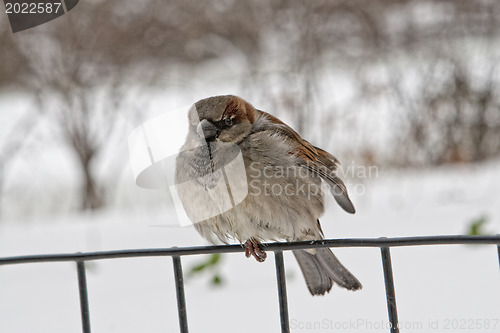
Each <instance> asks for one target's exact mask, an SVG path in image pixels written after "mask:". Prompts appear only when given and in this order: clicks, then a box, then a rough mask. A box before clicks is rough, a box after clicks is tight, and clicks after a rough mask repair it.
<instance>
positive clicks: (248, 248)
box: [245, 238, 267, 262]
mask: <svg viewBox="0 0 500 333" xmlns="http://www.w3.org/2000/svg"><path fill="white" fill-rule="evenodd" d="M259 244H260V243H259V242H258V241H257V240H255V239H253V238H252V239H249V240H247V241H246V242H245V256H246V257H247V258H250V256H251V255H252V256H253V257H254V258H255V260H257V261H258V262H264V261H265V260H266V258H267V253H266V252H265V251H264V250H262V249H261V248H260V247H259Z"/></svg>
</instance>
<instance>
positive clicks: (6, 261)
mask: <svg viewBox="0 0 500 333" xmlns="http://www.w3.org/2000/svg"><path fill="white" fill-rule="evenodd" d="M458 244H485V245H488V244H489V245H496V246H497V251H498V256H499V261H500V236H462V235H457V236H454V235H453V236H422V237H396V238H347V239H325V240H318V241H307V242H293V243H267V244H263V248H264V249H265V250H266V251H273V252H274V258H275V263H276V279H277V288H278V298H279V307H280V320H281V332H283V333H287V332H290V326H289V321H288V302H287V293H286V279H285V265H284V260H283V251H289V250H299V249H312V248H320V247H330V248H331V247H378V248H380V250H381V260H382V265H383V271H384V281H385V289H386V299H387V311H388V318H389V321H390V323H391V325H390V326H391V327H390V332H391V333H399V328H398V315H397V305H396V294H395V289H394V277H393V274H392V263H391V254H390V248H391V247H402V246H423V245H458ZM244 251H245V250H244V249H243V248H242V247H241V246H240V245H221V246H197V247H182V248H178V247H172V248H159V249H157V248H155V249H133V250H117V251H98V252H85V253H81V252H79V253H61V254H39V255H25V256H13V257H0V266H2V265H15V264H29V263H41V262H75V263H76V268H77V278H78V290H79V297H80V310H81V318H82V332H83V333H90V331H91V326H90V310H89V302H88V293H87V279H86V270H85V262H86V261H92V260H102V259H118V258H137V257H159V256H170V257H172V259H173V265H174V275H175V287H176V293H177V310H178V315H179V327H180V332H181V333H187V332H188V320H187V313H186V300H185V296H184V278H183V274H182V263H181V257H182V256H187V255H199V254H213V253H234V252H244Z"/></svg>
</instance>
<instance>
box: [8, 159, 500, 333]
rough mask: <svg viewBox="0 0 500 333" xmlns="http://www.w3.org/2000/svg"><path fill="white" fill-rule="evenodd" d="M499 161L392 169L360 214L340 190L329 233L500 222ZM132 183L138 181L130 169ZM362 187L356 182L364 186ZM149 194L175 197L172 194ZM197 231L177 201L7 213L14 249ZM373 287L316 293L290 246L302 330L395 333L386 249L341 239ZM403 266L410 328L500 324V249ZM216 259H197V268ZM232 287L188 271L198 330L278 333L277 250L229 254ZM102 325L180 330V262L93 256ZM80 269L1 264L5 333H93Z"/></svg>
mask: <svg viewBox="0 0 500 333" xmlns="http://www.w3.org/2000/svg"><path fill="white" fill-rule="evenodd" d="M499 167H500V163H499V161H496V162H489V163H484V164H481V165H468V166H453V167H450V166H448V167H442V168H438V169H434V170H414V171H405V172H400V171H399V172H396V171H388V170H379V171H378V177H373V178H371V179H367V180H365V181H364V182H363V183H362V186H363V187H361V185H359V186H360V189H362V190H364V191H361V190H360V191H359V192H358V194H357V195H356V194H354V195H353V201H354V202H355V204H356V206H357V211H358V212H357V214H356V215H354V216H350V215H348V214H345V213H344V212H342V211H341V210H340V209H339V208H338V207H337V206H336V205H335V202H334V201H333V200H331V199H328V202H327V203H328V209H327V213H326V214H325V216H324V217H323V219H322V225H323V229H324V232H325V235H326V236H327V237H328V238H343V237H382V236H385V237H392V236H409V235H443V234H461V233H464V232H465V230H466V226H467V225H468V224H469V223H470V222H471V221H472V220H474V219H476V218H478V217H480V216H486V217H487V218H488V223H487V225H486V229H487V231H489V232H491V233H496V232H498V231H499V230H500V215H499V213H500V212H499V209H498V207H500V179H499V177H498V169H499ZM130 181H132V179H130ZM351 188H353V185H352V184H351ZM136 191H144V192H143V193H145V194H146V193H148V195H152V196H157V197H158V198H157V199H158V200H157V201H158V202H161V201H162V200H163V198H162V196H164V197H165V200H164V201H165V202H168V199H167V197H166V195H165V194H164V193H162V192H154V191H147V190H143V189H139V188H137V189H136ZM203 244H205V242H204V241H203V240H202V239H201V238H200V237H199V236H198V234H197V233H196V231H195V230H194V228H192V227H184V228H181V227H178V226H177V225H176V222H175V214H174V212H173V209H172V208H170V206H169V205H168V204H166V205H164V206H161V205H160V206H158V207H156V208H155V207H142V206H141V207H139V208H137V209H133V207H132V208H129V209H128V210H125V209H124V210H121V211H108V212H103V213H100V214H98V215H88V216H82V215H74V216H58V217H54V218H53V219H51V220H47V218H44V219H43V220H42V219H37V218H31V219H30V220H25V221H8V220H7V221H5V220H4V221H2V224H0V256H2V257H5V256H11V255H23V254H35V253H37V254H40V253H58V252H76V251H95V250H112V249H129V248H162V247H170V246H193V245H203ZM335 252H336V253H337V255H338V256H339V257H340V259H341V260H342V262H343V263H344V264H345V265H346V266H347V267H348V268H349V269H350V270H351V271H352V272H353V273H354V274H355V275H356V276H357V277H358V278H359V279H360V281H361V282H362V283H363V286H364V288H363V290H361V291H359V292H355V293H353V292H349V291H345V290H343V289H340V288H337V287H334V289H333V291H332V292H331V293H330V294H328V295H326V296H324V297H311V296H310V295H309V293H308V291H307V289H306V286H305V284H304V281H303V279H302V276H301V274H300V271H299V268H298V266H297V264H296V262H295V260H294V258H293V256H292V255H291V253H285V264H286V271H287V283H288V285H287V287H288V300H289V311H290V326H291V329H292V331H293V332H333V331H335V332H388V326H387V325H388V319H387V310H386V303H385V289H384V282H383V273H382V265H381V261H380V251H379V250H378V249H376V248H374V249H370V248H348V249H335ZM391 253H392V256H393V270H394V278H395V288H396V296H397V304H398V310H399V319H400V321H401V324H402V325H403V326H402V329H401V332H442V331H447V332H497V331H498V330H499V329H500V322H499V321H500V314H499V313H500V311H499V309H500V271H499V264H498V254H497V250H496V247H495V246H450V245H447V246H427V247H411V248H395V249H392V251H391ZM200 260H202V258H200V257H199V256H193V257H184V258H183V264H184V269H185V271H187V270H188V269H189V267H192V265H194V264H195V263H197V262H199V261H200ZM222 260H223V263H222V267H221V268H220V269H221V275H222V277H223V279H224V283H223V285H222V286H220V287H213V286H211V285H210V283H209V282H208V277H207V276H204V277H193V278H189V279H187V281H186V300H187V315H188V320H189V326H190V331H191V332H278V331H279V327H280V326H279V325H280V323H279V312H278V311H279V310H278V299H277V290H276V279H275V268H274V261H273V256H272V255H270V256H269V258H268V260H267V261H266V262H265V263H262V264H260V263H257V262H255V261H254V260H248V259H246V258H245V257H244V255H243V254H242V253H237V254H228V255H224V256H223V258H222ZM87 267H88V276H87V279H88V288H89V301H90V317H91V323H92V332H148V333H149V332H151V333H154V332H175V331H177V330H178V319H177V310H176V299H175V288H174V281H173V269H172V263H171V259H170V258H151V259H144V258H143V259H119V260H102V261H95V262H91V263H88V264H87ZM79 331H80V314H79V302H78V291H77V280H76V269H75V266H74V264H71V263H51V264H27V265H15V266H2V267H0V332H8V333H18V332H19V333H21V332H22V333H37V332H50V333H53V332H54V333H55V332H64V333H65V332H79Z"/></svg>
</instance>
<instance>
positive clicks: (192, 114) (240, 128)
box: [189, 95, 256, 144]
mask: <svg viewBox="0 0 500 333" xmlns="http://www.w3.org/2000/svg"><path fill="white" fill-rule="evenodd" d="M255 118H256V111H255V108H254V107H253V106H252V105H250V103H248V102H246V101H245V100H243V99H241V98H240V97H237V96H232V95H225V96H214V97H209V98H205V99H202V100H200V101H198V102H196V103H195V104H194V106H193V107H192V108H191V109H190V111H189V122H190V126H191V129H192V130H195V131H196V132H197V133H198V135H200V136H201V137H202V138H204V139H205V140H206V141H207V142H212V141H218V142H224V143H234V144H238V143H240V142H241V141H242V140H243V139H244V138H245V137H246V136H247V135H249V134H250V132H251V130H252V125H253V123H254V122H255Z"/></svg>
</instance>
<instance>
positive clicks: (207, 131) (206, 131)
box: [196, 119, 219, 141]
mask: <svg viewBox="0 0 500 333" xmlns="http://www.w3.org/2000/svg"><path fill="white" fill-rule="evenodd" d="M196 132H198V134H199V135H200V136H201V137H202V138H205V140H206V141H213V140H215V138H217V135H218V134H219V133H218V132H219V131H218V129H217V127H215V125H214V124H212V123H211V122H209V121H208V120H206V119H203V120H202V121H201V122H200V123H199V124H198V127H197V128H196Z"/></svg>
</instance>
